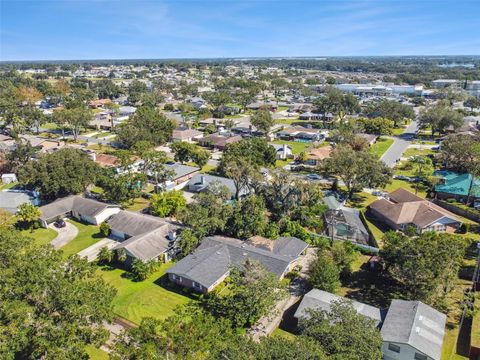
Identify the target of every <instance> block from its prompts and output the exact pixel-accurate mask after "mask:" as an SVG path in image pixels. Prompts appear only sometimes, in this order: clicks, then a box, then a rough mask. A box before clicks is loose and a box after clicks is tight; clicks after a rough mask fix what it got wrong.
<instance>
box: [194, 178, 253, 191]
mask: <svg viewBox="0 0 480 360" xmlns="http://www.w3.org/2000/svg"><path fill="white" fill-rule="evenodd" d="M214 182H219V183H221V184H223V185H225V186H226V187H227V189H228V190H229V191H230V194H231V195H234V194H235V191H236V189H237V187H236V186H235V183H234V182H233V180H232V179H228V178H225V177H221V176H214V175H208V174H196V175H195V176H193V177H192V178H191V179H190V180H189V182H188V183H187V188H188V190H190V191H192V192H202V191H205V190H206V189H207V187H208V185H210V184H211V183H214ZM245 193H246V192H245V191H244V189H242V190H241V191H240V195H244V194H245Z"/></svg>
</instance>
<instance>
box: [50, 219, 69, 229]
mask: <svg viewBox="0 0 480 360" xmlns="http://www.w3.org/2000/svg"><path fill="white" fill-rule="evenodd" d="M53 225H55V227H57V228H64V227H65V226H67V223H66V222H65V220H63V219H58V220H57V221H55V222H54V223H53Z"/></svg>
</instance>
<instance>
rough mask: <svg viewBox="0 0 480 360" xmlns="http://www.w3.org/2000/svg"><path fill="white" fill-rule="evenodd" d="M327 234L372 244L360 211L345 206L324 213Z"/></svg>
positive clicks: (336, 237)
mask: <svg viewBox="0 0 480 360" xmlns="http://www.w3.org/2000/svg"><path fill="white" fill-rule="evenodd" d="M324 218H325V223H326V226H325V234H326V235H327V236H329V237H333V238H334V239H340V240H348V241H352V242H354V243H358V244H362V245H370V234H369V232H368V230H367V228H366V227H365V224H364V223H363V221H362V219H361V218H360V211H359V210H358V209H352V208H348V207H345V206H340V207H339V208H338V209H328V210H326V211H325V213H324Z"/></svg>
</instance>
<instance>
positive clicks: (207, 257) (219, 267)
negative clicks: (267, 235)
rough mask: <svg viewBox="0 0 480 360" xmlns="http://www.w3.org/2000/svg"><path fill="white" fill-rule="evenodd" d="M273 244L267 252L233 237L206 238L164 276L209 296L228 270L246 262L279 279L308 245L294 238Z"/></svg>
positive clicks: (282, 239) (241, 265)
mask: <svg viewBox="0 0 480 360" xmlns="http://www.w3.org/2000/svg"><path fill="white" fill-rule="evenodd" d="M273 243H274V244H273V245H272V246H271V247H268V249H267V248H265V247H264V246H255V245H252V243H250V244H249V243H246V242H244V241H241V240H238V239H233V238H227V237H221V236H211V237H206V238H204V239H203V241H202V243H201V244H200V246H199V247H198V248H197V249H196V250H195V251H194V252H193V253H192V254H190V255H188V256H186V257H184V258H183V259H182V260H180V261H179V262H177V263H176V264H175V265H173V266H172V267H171V268H170V269H168V270H167V274H168V277H169V279H170V280H171V281H172V282H174V283H176V284H178V285H181V286H184V287H187V288H191V289H194V290H195V291H198V292H201V293H208V292H210V291H212V290H213V289H214V288H215V287H216V286H217V285H218V284H220V283H221V282H222V281H223V280H224V279H225V278H226V277H227V276H228V274H229V273H230V269H231V267H237V268H242V267H243V265H244V264H245V262H246V261H247V260H254V261H257V262H259V263H260V264H262V265H263V266H264V267H265V268H266V269H267V270H268V271H270V272H271V273H273V274H275V275H276V276H277V277H278V278H279V279H282V278H283V277H284V276H285V275H286V274H287V273H288V272H289V271H290V270H291V269H292V268H293V267H294V266H295V264H296V262H297V260H298V258H299V256H300V254H302V253H303V252H304V251H305V249H306V248H307V246H308V245H307V244H306V243H305V242H303V241H301V240H299V239H297V238H293V237H288V238H286V237H285V238H279V239H277V240H275V241H273Z"/></svg>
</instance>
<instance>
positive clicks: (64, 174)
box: [18, 148, 99, 200]
mask: <svg viewBox="0 0 480 360" xmlns="http://www.w3.org/2000/svg"><path fill="white" fill-rule="evenodd" d="M98 173H99V168H98V166H97V164H95V163H94V162H93V161H92V159H90V157H89V156H88V155H86V154H85V153H83V152H81V151H80V150H76V149H71V148H65V149H61V150H59V151H56V152H54V153H51V154H42V155H41V156H40V157H39V159H38V160H36V161H33V160H30V161H28V162H27V163H26V164H25V165H23V166H22V167H20V168H19V169H18V179H19V181H20V183H21V184H22V185H24V186H26V187H27V188H29V189H33V190H37V191H39V192H40V195H41V196H42V198H44V199H46V200H54V199H57V198H59V197H63V196H66V195H70V194H78V193H80V192H82V191H85V189H86V188H87V186H88V185H90V184H93V183H94V182H95V179H96V178H97V175H98Z"/></svg>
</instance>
